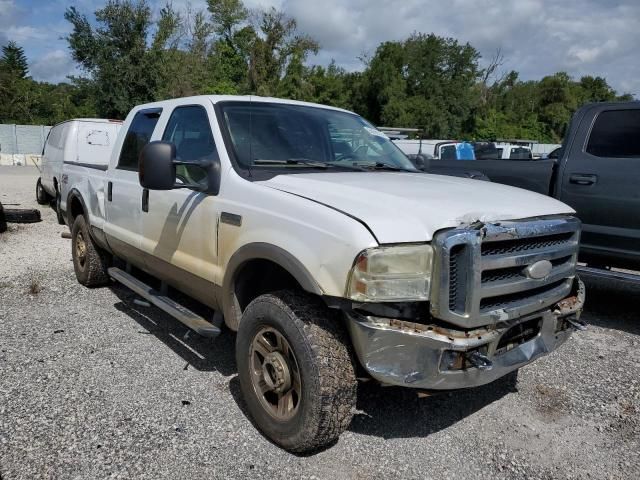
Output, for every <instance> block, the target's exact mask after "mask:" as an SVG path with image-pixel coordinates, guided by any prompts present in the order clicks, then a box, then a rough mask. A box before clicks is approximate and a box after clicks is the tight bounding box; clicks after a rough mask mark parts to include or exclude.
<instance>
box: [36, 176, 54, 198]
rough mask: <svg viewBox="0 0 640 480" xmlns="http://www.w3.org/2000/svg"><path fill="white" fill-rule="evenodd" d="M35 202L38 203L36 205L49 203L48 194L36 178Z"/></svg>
mask: <svg viewBox="0 0 640 480" xmlns="http://www.w3.org/2000/svg"><path fill="white" fill-rule="evenodd" d="M36 202H38V205H48V204H49V203H51V198H50V197H49V194H48V193H47V191H46V190H45V189H44V187H43V186H42V179H41V178H38V181H37V182H36Z"/></svg>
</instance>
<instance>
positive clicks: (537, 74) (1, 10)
mask: <svg viewBox="0 0 640 480" xmlns="http://www.w3.org/2000/svg"><path fill="white" fill-rule="evenodd" d="M17 1H19V2H20V3H16V2H17ZM23 2H24V3H23ZM27 2H29V3H30V5H29V7H30V8H29V11H28V12H27V11H25V10H26V8H25V7H24V5H25V4H26V3H27ZM105 2H106V0H77V1H76V2H75V3H76V4H77V5H78V7H79V8H80V10H81V11H83V12H85V13H87V14H88V15H91V14H92V13H93V11H94V10H95V9H96V8H99V7H100V6H102V5H103V4H104V3H105ZM164 3H165V0H150V5H151V7H152V8H153V10H154V12H157V11H158V9H159V8H160V7H161V6H162V5H164ZM189 3H190V4H191V6H192V8H193V9H194V10H198V9H205V8H206V3H205V0H174V1H173V4H174V6H175V7H176V8H178V9H181V8H182V7H184V6H186V5H187V4H189ZM67 4H68V3H67V2H66V0H0V42H2V43H6V40H8V39H14V40H18V41H19V42H22V43H23V46H24V47H25V50H26V52H27V56H28V57H29V58H30V59H32V58H33V59H34V60H33V64H32V75H33V76H34V78H38V79H41V80H51V79H53V78H61V77H60V75H61V74H60V73H56V75H57V76H55V77H54V76H51V75H52V73H51V72H54V71H55V72H60V69H61V68H62V67H63V66H66V67H68V68H69V71H68V72H67V73H70V72H71V71H73V64H72V62H71V61H70V60H69V57H68V52H66V48H67V45H66V42H65V41H64V40H61V37H63V36H64V35H65V34H66V32H68V31H69V24H68V23H66V22H65V21H64V20H63V18H62V15H63V12H64V9H65V7H66V6H67ZM19 5H23V7H19ZM245 5H246V6H247V7H248V8H251V9H256V8H263V9H266V8H269V7H271V6H274V7H276V8H278V9H281V10H284V11H285V12H286V13H287V14H288V15H290V16H292V17H294V18H296V20H297V21H298V26H299V29H300V31H301V32H304V33H307V34H309V35H311V36H312V37H313V38H315V39H316V40H318V41H319V42H320V45H321V47H322V49H321V50H320V52H319V54H318V56H316V57H313V58H311V59H310V61H311V62H318V63H322V64H328V63H329V62H330V61H331V59H335V60H336V62H337V63H338V65H341V66H343V67H345V68H346V69H347V70H355V69H362V68H363V64H362V62H361V61H360V60H359V59H358V57H360V56H361V55H362V54H363V53H369V54H371V53H373V52H375V49H376V48H377V46H378V45H379V44H380V42H383V41H387V40H402V39H405V38H407V37H408V36H409V35H410V34H411V33H413V32H423V33H430V32H433V33H436V34H437V35H442V36H449V37H454V38H457V39H458V40H459V41H461V42H469V43H471V45H473V46H474V47H476V48H477V49H478V50H479V51H480V53H481V54H482V56H483V57H484V59H485V60H484V61H486V59H489V58H491V57H492V55H493V54H494V53H495V51H496V50H497V49H498V48H500V49H501V51H502V53H503V54H504V57H505V63H504V65H503V67H502V68H503V69H504V70H505V72H506V71H509V70H516V71H518V72H520V78H522V79H539V78H541V77H542V76H544V75H549V74H552V73H555V72H557V71H566V72H568V73H569V74H570V75H572V76H574V77H580V76H582V75H599V76H604V77H606V78H607V80H608V81H609V83H610V84H611V85H612V86H613V87H614V88H615V89H617V90H619V91H627V92H631V93H635V94H637V95H640V50H639V49H638V45H640V29H639V28H637V24H638V20H640V1H638V0H563V1H562V2H558V1H556V0H518V1H517V2H505V1H504V0H448V1H447V2H443V1H439V0H403V1H402V2H389V1H388V0H322V1H309V0H245ZM43 12H46V14H45V13H43ZM12 37H13V38H12ZM61 52H66V53H65V56H64V57H63V55H62V53H61ZM54 58H56V59H57V61H58V62H59V66H58V67H57V68H54V67H56V66H55V65H52V64H49V65H47V67H46V68H45V67H43V65H46V64H47V62H53V60H52V59H54ZM41 75H42V76H41Z"/></svg>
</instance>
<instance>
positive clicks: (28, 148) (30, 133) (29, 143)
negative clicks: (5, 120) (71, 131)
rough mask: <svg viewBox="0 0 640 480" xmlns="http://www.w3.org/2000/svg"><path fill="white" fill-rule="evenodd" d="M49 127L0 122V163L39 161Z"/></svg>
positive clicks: (25, 163)
mask: <svg viewBox="0 0 640 480" xmlns="http://www.w3.org/2000/svg"><path fill="white" fill-rule="evenodd" d="M49 130H51V127H49V126H47V125H15V124H0V165H33V163H34V162H35V163H38V162H39V161H40V156H41V154H42V148H43V147H44V142H45V140H46V139H47V135H48V134H49Z"/></svg>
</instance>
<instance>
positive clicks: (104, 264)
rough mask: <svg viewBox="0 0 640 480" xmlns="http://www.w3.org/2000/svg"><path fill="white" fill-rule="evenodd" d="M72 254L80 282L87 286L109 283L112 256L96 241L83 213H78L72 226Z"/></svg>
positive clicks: (74, 267)
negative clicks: (90, 232) (108, 270)
mask: <svg viewBox="0 0 640 480" xmlns="http://www.w3.org/2000/svg"><path fill="white" fill-rule="evenodd" d="M71 254H72V257H73V269H74V270H75V272H76V278H77V279H78V282H79V283H81V284H82V285H84V286H86V287H100V286H102V285H106V284H107V283H109V274H108V272H107V269H108V268H109V264H110V256H109V254H108V253H107V252H105V251H104V250H102V249H101V248H100V247H98V246H97V245H96V244H95V243H94V241H93V239H92V238H91V235H90V234H89V226H88V225H87V221H86V220H85V218H84V216H83V215H78V216H77V217H76V219H75V221H74V222H73V226H72V227H71Z"/></svg>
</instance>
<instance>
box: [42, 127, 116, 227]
mask: <svg viewBox="0 0 640 480" xmlns="http://www.w3.org/2000/svg"><path fill="white" fill-rule="evenodd" d="M121 126H122V122H121V121H120V120H107V119H103V118H74V119H71V120H67V121H65V122H62V123H58V124H57V125H54V126H53V128H51V130H50V131H49V135H48V136H47V141H46V142H45V145H44V149H43V151H42V164H41V165H42V166H41V170H40V175H41V176H40V178H38V182H37V184H36V199H37V200H38V203H39V204H40V205H46V204H49V203H51V202H52V201H53V200H55V207H56V211H57V212H58V221H59V222H60V223H61V224H62V223H64V222H63V219H62V218H61V216H60V213H59V209H58V205H59V202H60V182H61V181H62V175H63V170H64V164H65V163H74V164H81V165H85V166H88V167H93V168H103V169H106V168H107V165H108V164H109V157H110V156H111V148H112V147H113V144H114V142H115V140H116V137H117V136H118V131H119V130H120V127H121Z"/></svg>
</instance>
